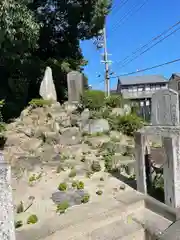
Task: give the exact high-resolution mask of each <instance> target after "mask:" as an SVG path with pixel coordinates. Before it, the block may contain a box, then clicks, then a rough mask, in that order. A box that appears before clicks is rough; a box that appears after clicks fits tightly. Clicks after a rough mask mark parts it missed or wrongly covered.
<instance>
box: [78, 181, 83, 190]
mask: <svg viewBox="0 0 180 240" xmlns="http://www.w3.org/2000/svg"><path fill="white" fill-rule="evenodd" d="M77 189H78V190H80V189H84V183H83V182H82V181H79V182H78V183H77Z"/></svg>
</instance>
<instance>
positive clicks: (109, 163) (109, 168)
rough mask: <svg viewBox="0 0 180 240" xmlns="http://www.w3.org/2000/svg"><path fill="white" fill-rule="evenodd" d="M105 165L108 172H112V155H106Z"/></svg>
mask: <svg viewBox="0 0 180 240" xmlns="http://www.w3.org/2000/svg"><path fill="white" fill-rule="evenodd" d="M104 161H105V163H104V167H105V170H106V171H107V172H111V171H112V155H106V156H105V157H104Z"/></svg>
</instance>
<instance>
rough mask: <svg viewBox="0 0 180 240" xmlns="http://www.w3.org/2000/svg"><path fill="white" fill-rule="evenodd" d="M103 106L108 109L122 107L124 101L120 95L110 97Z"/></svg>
mask: <svg viewBox="0 0 180 240" xmlns="http://www.w3.org/2000/svg"><path fill="white" fill-rule="evenodd" d="M105 104H106V106H107V107H110V108H116V107H123V105H124V101H123V98H122V96H121V95H111V96H110V97H107V98H106V99H105Z"/></svg>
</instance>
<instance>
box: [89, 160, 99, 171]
mask: <svg viewBox="0 0 180 240" xmlns="http://www.w3.org/2000/svg"><path fill="white" fill-rule="evenodd" d="M91 169H92V171H93V172H100V171H101V165H100V163H99V162H98V161H93V162H92V165H91Z"/></svg>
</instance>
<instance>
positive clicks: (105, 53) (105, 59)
mask: <svg viewBox="0 0 180 240" xmlns="http://www.w3.org/2000/svg"><path fill="white" fill-rule="evenodd" d="M103 35H104V37H103V40H104V43H103V48H104V64H105V93H106V96H107V97H109V96H110V84H109V80H110V78H109V61H108V52H107V38H106V25H104V29H103Z"/></svg>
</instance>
